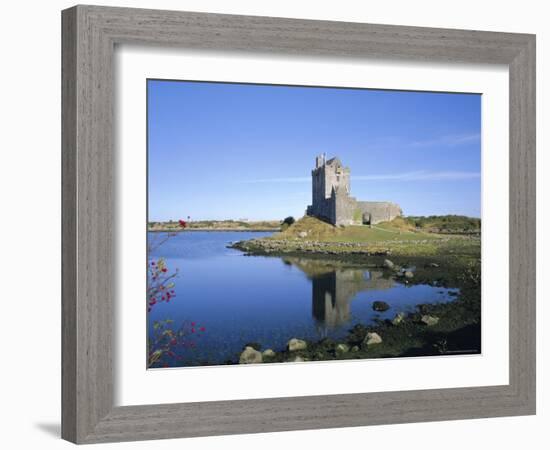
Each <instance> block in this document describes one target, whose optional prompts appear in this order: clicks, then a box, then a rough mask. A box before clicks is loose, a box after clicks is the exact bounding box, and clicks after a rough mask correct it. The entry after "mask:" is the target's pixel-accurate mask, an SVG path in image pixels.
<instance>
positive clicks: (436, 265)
mask: <svg viewBox="0 0 550 450" xmlns="http://www.w3.org/2000/svg"><path fill="white" fill-rule="evenodd" d="M428 267H433V268H434V269H435V268H437V267H439V264H437V263H434V262H433V263H430V264H428Z"/></svg>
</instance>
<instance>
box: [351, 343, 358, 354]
mask: <svg viewBox="0 0 550 450" xmlns="http://www.w3.org/2000/svg"><path fill="white" fill-rule="evenodd" d="M358 351H359V347H358V346H357V345H354V346H353V347H351V350H350V352H352V353H356V352H358Z"/></svg>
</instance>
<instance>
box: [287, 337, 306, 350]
mask: <svg viewBox="0 0 550 450" xmlns="http://www.w3.org/2000/svg"><path fill="white" fill-rule="evenodd" d="M287 346H288V351H289V352H295V351H298V350H305V349H306V348H307V342H306V341H302V340H301V339H296V338H292V339H291V340H290V341H288V344H287Z"/></svg>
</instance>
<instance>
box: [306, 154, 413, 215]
mask: <svg viewBox="0 0 550 450" xmlns="http://www.w3.org/2000/svg"><path fill="white" fill-rule="evenodd" d="M311 181H312V182H311V198H312V202H311V205H310V206H308V207H307V211H306V214H308V215H310V216H315V217H318V218H319V219H322V220H325V221H327V222H329V223H331V224H333V225H361V224H376V223H378V222H382V221H387V220H392V219H393V218H395V217H397V216H400V215H401V214H402V212H401V208H399V205H396V204H394V203H391V202H364V201H357V200H356V199H355V198H354V197H352V196H351V195H350V170H349V168H348V167H344V166H343V165H342V162H341V161H340V159H338V158H331V159H329V160H327V159H326V155H325V154H324V153H323V154H321V155H318V156H317V157H316V158H315V168H314V169H313V170H312V171H311Z"/></svg>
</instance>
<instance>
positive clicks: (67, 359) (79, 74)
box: [62, 6, 536, 443]
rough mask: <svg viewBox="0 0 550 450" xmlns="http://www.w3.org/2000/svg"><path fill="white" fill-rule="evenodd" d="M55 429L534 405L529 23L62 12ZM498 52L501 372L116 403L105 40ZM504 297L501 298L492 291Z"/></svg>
mask: <svg viewBox="0 0 550 450" xmlns="http://www.w3.org/2000/svg"><path fill="white" fill-rule="evenodd" d="M62 34H63V39H62V107H63V111H62V175H63V181H62V207H63V218H62V233H63V245H62V258H63V263H62V327H63V330H62V355H63V357H62V437H63V438H64V439H67V440H69V441H72V442H75V443H96V442H111V441H129V440H141V439H161V438H178V437H191V436H210V435H223V434H235V433H261V432H274V431H286V430H304V429H318V428H336V427H350V426H363V425H375V424H389V423H403V422H422V421H435V420H452V419H467V418H481V417H496V416H512V415H527V414H534V413H535V231H536V230H535V36H534V35H529V34H512V33H495V32H484V31H465V30H452V29H436V28H419V27H410V26H389V25H371V24H363V23H344V22H330V21H309V20H296V19H283V18H270V17H249V16H234V15H220V14H204V13H190V12H176V11H156V10H145V9H127V8H111V7H99V6H75V7H73V8H70V9H67V10H65V11H63V12H62ZM128 43H130V44H136V43H137V44H147V45H156V46H162V47H182V48H191V49H197V50H202V49H204V50H218V51H220V50H221V51H240V52H250V51H253V52H264V53H266V54H272V55H276V54H293V55H298V56H300V55H303V56H306V57H307V56H311V55H315V56H323V57H330V58H342V57H345V58H358V59H361V58H373V57H374V58H390V59H407V60H417V61H435V62H438V61H439V62H442V61H443V62H446V61H450V62H465V63H483V64H505V65H507V66H508V68H509V83H510V92H509V93H510V98H509V100H510V118H509V119H510V120H509V124H510V130H509V133H510V152H509V158H510V165H509V167H510V279H509V292H510V298H509V305H510V322H509V326H510V330H509V336H510V339H509V360H510V368H509V369H510V370H509V384H507V385H501V386H486V387H471V388H452V389H429V390H415V391H403V392H379V393H358V394H345V395H344V394H343V395H321V396H305V397H285V398H275V399H261V400H237V401H215V402H199V403H178V404H162V405H139V406H116V407H115V406H114V402H113V399H114V395H113V361H112V358H113V345H112V344H113V336H114V330H113V327H114V320H113V311H114V301H115V298H114V295H115V294H114V283H115V280H114V274H115V273H116V271H115V262H114V261H113V244H114V239H115V236H114V228H115V227H114V225H115V224H114V208H115V193H114V185H115V180H114V179H113V177H114V169H113V163H114V160H115V152H116V148H115V146H114V137H113V123H114V113H113V98H114V88H113V84H114V83H113V72H114V70H113V54H114V51H115V45H116V44H128ZM503 301H505V299H503Z"/></svg>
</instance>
